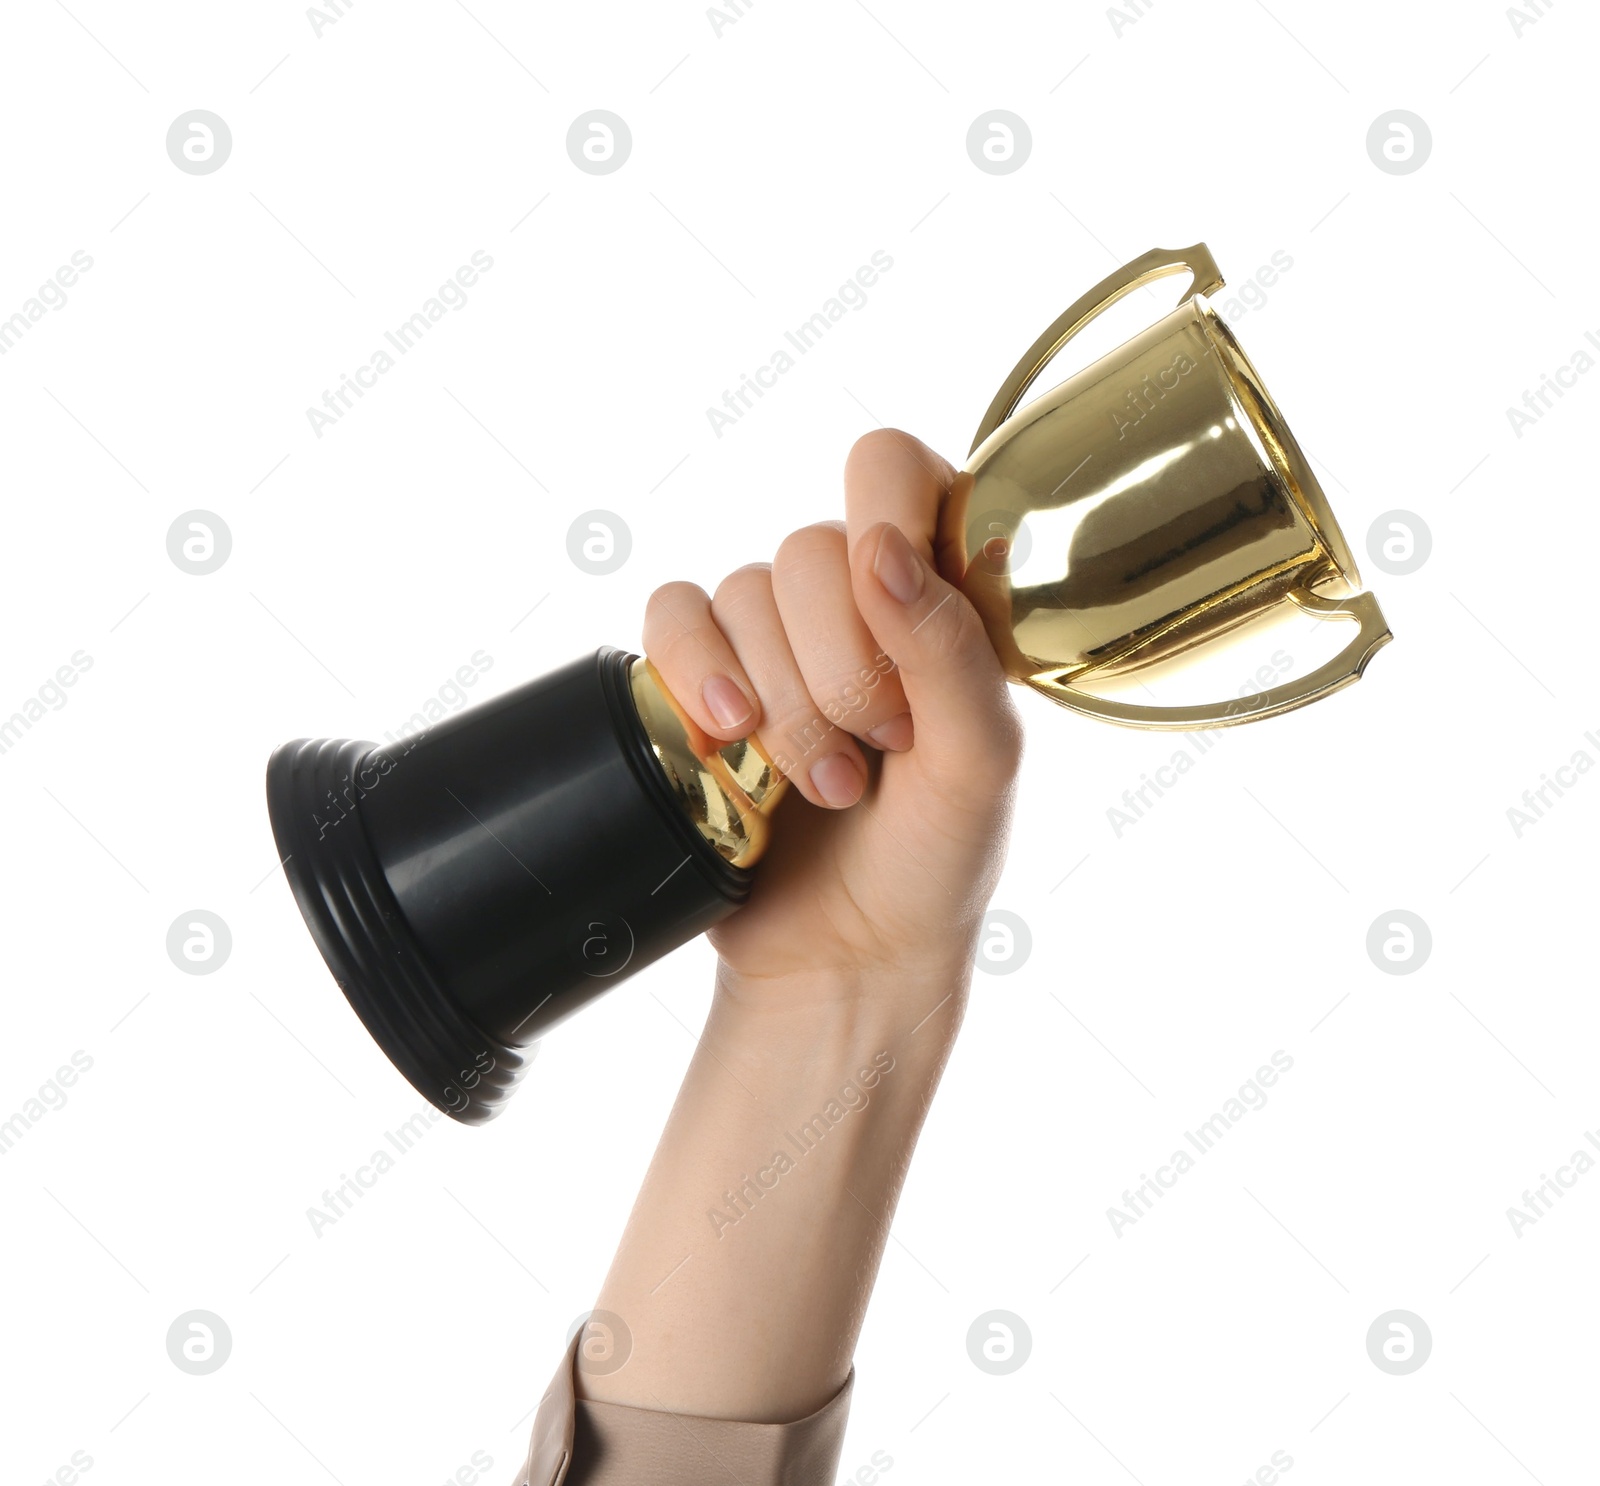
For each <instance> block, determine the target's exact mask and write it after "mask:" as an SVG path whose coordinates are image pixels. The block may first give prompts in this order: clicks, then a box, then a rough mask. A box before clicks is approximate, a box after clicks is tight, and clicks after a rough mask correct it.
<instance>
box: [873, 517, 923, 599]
mask: <svg viewBox="0 0 1600 1486" xmlns="http://www.w3.org/2000/svg"><path fill="white" fill-rule="evenodd" d="M872 571H873V572H874V573H876V574H877V576H878V582H880V583H881V584H883V586H884V587H885V588H887V589H888V590H889V593H890V594H891V595H892V596H893V597H894V598H897V599H899V601H900V602H901V603H902V604H909V603H912V602H914V601H915V600H916V598H917V595H918V594H920V593H921V592H922V584H923V581H924V577H925V574H924V572H923V567H922V560H921V558H919V557H918V556H917V554H916V553H915V552H913V551H912V550H911V543H910V542H908V541H906V539H905V537H904V536H903V535H902V534H901V531H900V528H899V527H897V526H886V527H884V529H883V534H882V536H880V537H879V538H878V555H877V556H876V557H875V558H874V559H873V562H872Z"/></svg>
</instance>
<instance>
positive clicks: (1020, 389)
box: [967, 243, 1224, 456]
mask: <svg viewBox="0 0 1600 1486" xmlns="http://www.w3.org/2000/svg"><path fill="white" fill-rule="evenodd" d="M1185 269H1187V270H1188V271H1189V273H1191V274H1193V275H1194V279H1193V282H1192V283H1191V284H1190V285H1189V288H1188V290H1187V291H1186V292H1185V293H1184V295H1183V297H1182V298H1181V299H1179V300H1178V303H1179V304H1183V303H1185V302H1186V301H1188V300H1190V299H1193V298H1194V296H1195V295H1196V294H1211V293H1213V292H1214V291H1216V290H1218V289H1220V288H1221V287H1222V285H1223V282H1224V280H1223V277H1222V271H1221V270H1220V269H1219V268H1218V267H1217V265H1216V260H1215V259H1213V258H1212V256H1211V250H1210V249H1209V248H1208V247H1207V246H1206V245H1205V244H1204V243H1195V244H1194V245H1193V246H1192V247H1188V248H1151V249H1150V251H1149V252H1148V253H1145V254H1144V255H1143V256H1141V257H1138V258H1135V259H1134V260H1133V262H1132V263H1125V264H1123V266H1122V267H1121V268H1119V269H1117V271H1116V272H1115V273H1111V274H1107V275H1106V277H1105V278H1103V279H1101V280H1100V282H1099V283H1098V284H1096V285H1095V286H1094V288H1092V289H1091V290H1090V291H1089V292H1088V293H1087V294H1085V295H1084V296H1083V298H1082V299H1080V300H1078V301H1077V303H1076V304H1074V305H1073V306H1072V308H1071V309H1069V310H1068V311H1067V312H1066V313H1065V314H1064V315H1062V316H1061V318H1060V319H1058V320H1057V321H1056V322H1055V323H1054V324H1053V325H1051V326H1050V328H1049V329H1048V330H1046V331H1045V333H1044V334H1043V335H1041V336H1040V337H1039V339H1038V340H1036V341H1035V342H1034V343H1033V344H1032V345H1031V346H1029V347H1028V350H1027V352H1026V354H1025V355H1024V356H1023V358H1022V360H1021V361H1019V362H1018V363H1017V364H1016V366H1015V367H1013V368H1012V371H1011V375H1010V376H1009V377H1007V378H1006V379H1005V381H1004V382H1003V383H1002V384H1001V387H1000V390H999V391H998V392H997V393H995V395H994V401H993V402H992V403H990V404H989V411H988V412H987V413H985V414H984V415H983V422H982V423H980V424H979V425H978V432H977V436H976V437H975V438H974V439H973V440H972V449H976V448H977V447H978V445H979V444H981V443H982V442H983V441H984V440H985V439H986V438H988V437H989V435H990V434H991V433H993V432H994V431H995V429H997V428H998V427H999V426H1000V425H1001V424H1002V423H1004V422H1005V421H1006V419H1007V418H1009V417H1010V416H1011V414H1012V413H1013V412H1015V411H1016V407H1017V404H1018V403H1019V402H1021V401H1022V396H1023V394H1024V393H1025V392H1026V391H1027V390H1028V388H1029V387H1031V386H1032V385H1033V382H1034V379H1035V378H1036V377H1037V376H1038V375H1039V373H1040V372H1042V371H1043V370H1044V369H1045V366H1046V364H1047V363H1048V362H1049V361H1050V360H1051V358H1053V357H1054V356H1055V354H1056V352H1058V351H1059V350H1060V349H1061V348H1062V347H1063V346H1064V345H1066V343H1067V342H1068V341H1069V340H1071V339H1072V337H1073V336H1075V335H1076V334H1077V333H1078V332H1079V331H1080V330H1082V329H1083V328H1084V326H1085V325H1087V324H1088V323H1089V322H1090V321H1091V320H1093V319H1094V318H1095V316H1096V315H1099V314H1101V313H1102V312H1103V311H1105V310H1108V309H1110V308H1111V306H1112V305H1114V304H1115V303H1116V302H1117V301H1118V300H1119V299H1121V298H1123V296H1124V295H1128V294H1131V293H1133V291H1134V290H1135V289H1139V288H1142V287H1143V286H1144V285H1145V284H1148V283H1150V282H1151V281H1152V280H1154V279H1161V278H1165V277H1166V276H1167V275H1168V274H1174V273H1182V272H1183V271H1184V270H1185ZM972 449H969V450H968V451H967V452H968V454H969V456H970V454H971V453H972Z"/></svg>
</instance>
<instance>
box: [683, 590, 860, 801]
mask: <svg viewBox="0 0 1600 1486" xmlns="http://www.w3.org/2000/svg"><path fill="white" fill-rule="evenodd" d="M846 601H847V602H849V600H848V597H847V600H846ZM712 613H713V616H714V617H715V619H716V623H717V625H718V626H719V628H720V629H721V630H722V632H723V633H724V634H725V635H726V636H727V637H728V643H729V645H730V646H731V647H732V648H733V650H734V652H735V653H736V654H737V656H738V658H739V661H740V664H741V665H742V666H743V668H744V672H745V674H746V675H748V676H749V678H750V680H751V683H752V685H753V686H754V688H755V694H756V697H757V699H758V702H759V706H760V711H761V727H760V730H759V732H758V733H757V737H758V738H759V740H760V742H761V746H762V747H763V748H765V749H766V751H767V754H768V756H769V757H770V758H771V759H772V761H773V763H775V764H776V765H777V766H778V768H779V769H780V770H781V771H782V772H783V773H784V774H785V775H787V776H788V777H789V779H790V780H791V781H792V782H793V783H794V785H795V786H796V788H798V789H799V791H800V792H801V794H803V795H804V796H805V797H806V798H807V799H808V800H810V801H811V803H812V804H813V805H823V806H826V807H828V808H829V809H834V810H839V809H844V808H845V807H847V806H849V805H853V804H855V802H856V801H857V800H859V799H860V798H861V795H862V792H863V791H864V790H865V788H866V782H867V771H866V761H865V760H864V759H863V757H862V754H861V749H860V747H859V746H858V745H857V743H856V741H855V739H854V738H852V737H851V736H850V734H849V733H848V732H846V731H845V730H844V729H843V728H840V727H836V726H834V725H833V724H832V723H831V722H829V721H828V719H827V718H826V717H824V716H823V715H822V712H821V709H819V708H818V706H817V704H816V702H815V700H814V699H813V698H812V695H811V692H810V690H809V688H808V687H807V685H806V678H805V675H804V674H803V672H802V671H801V669H800V662H799V661H798V660H797V659H796V658H795V653H794V649H793V647H792V646H791V644H790V637H789V635H788V634H787V633H786V631H785V628H784V621H783V618H782V616H781V615H780V614H779V611H778V601H777V599H776V597H775V596H774V594H773V579H772V569H771V568H769V567H767V566H765V565H764V564H759V563H753V564H751V565H750V566H749V567H743V568H740V569H738V571H737V572H734V573H730V574H729V575H728V576H727V577H726V578H724V579H723V581H722V583H721V585H720V586H719V587H718V589H717V595H716V598H715V600H714V601H713V603H712Z"/></svg>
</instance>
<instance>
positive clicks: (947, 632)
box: [916, 589, 984, 666]
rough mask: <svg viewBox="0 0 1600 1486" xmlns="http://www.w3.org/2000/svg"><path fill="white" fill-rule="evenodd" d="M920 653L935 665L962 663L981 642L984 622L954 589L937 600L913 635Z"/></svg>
mask: <svg viewBox="0 0 1600 1486" xmlns="http://www.w3.org/2000/svg"><path fill="white" fill-rule="evenodd" d="M916 635H917V639H919V640H920V641H921V642H922V648H923V653H924V654H925V655H926V656H927V657H928V658H929V659H930V660H931V661H932V662H933V663H934V664H936V665H939V666H953V665H958V664H965V663H967V662H969V661H970V660H971V659H972V658H973V657H974V654H975V652H976V651H977V649H978V647H979V646H980V645H981V644H983V642H984V629H983V621H982V620H981V619H980V618H979V617H978V611H977V610H976V609H974V608H973V607H972V605H971V604H970V603H968V602H967V601H966V599H964V598H963V597H962V596H961V594H960V593H958V592H957V591H956V590H954V589H951V591H950V592H949V593H948V594H946V595H945V596H944V598H942V599H940V600H939V601H938V607H937V608H936V609H934V610H932V611H930V612H929V614H928V615H927V617H926V618H925V619H924V620H923V621H922V625H921V628H920V629H918V630H917V632H916Z"/></svg>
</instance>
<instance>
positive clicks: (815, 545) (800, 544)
mask: <svg viewBox="0 0 1600 1486" xmlns="http://www.w3.org/2000/svg"><path fill="white" fill-rule="evenodd" d="M844 549H845V534H844V523H843V522H842V521H818V522H814V523H813V524H812V525H810V526H802V527H801V528H800V529H799V530H798V531H792V532H790V533H789V535H788V536H786V537H785V538H784V539H783V540H782V541H781V542H780V543H779V544H778V551H777V554H776V555H775V556H774V557H773V559H772V568H773V572H774V573H786V574H787V573H797V572H804V571H806V570H807V569H808V568H811V567H813V566H815V565H816V564H818V563H822V562H829V561H832V560H833V559H834V558H835V557H836V556H837V555H838V554H840V553H842V552H843V551H844Z"/></svg>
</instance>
